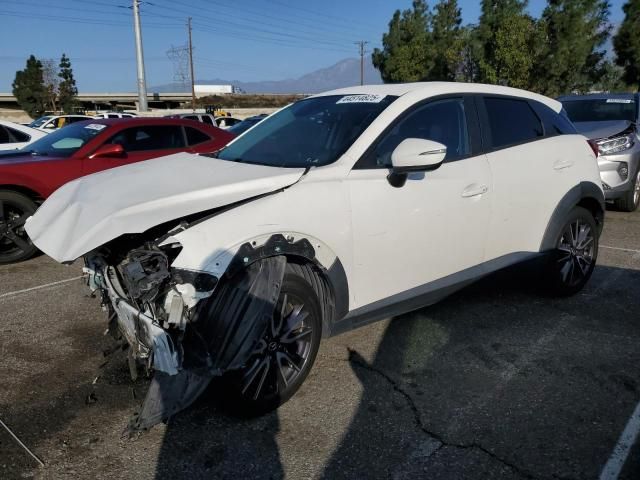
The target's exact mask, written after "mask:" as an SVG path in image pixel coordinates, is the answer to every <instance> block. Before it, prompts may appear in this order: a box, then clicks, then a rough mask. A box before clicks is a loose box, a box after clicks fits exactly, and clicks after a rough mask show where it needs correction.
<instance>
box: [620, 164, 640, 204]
mask: <svg viewBox="0 0 640 480" xmlns="http://www.w3.org/2000/svg"><path fill="white" fill-rule="evenodd" d="M634 178H635V180H634V181H633V182H632V183H633V185H632V186H631V189H630V190H629V191H628V192H625V194H624V196H623V197H622V198H620V199H618V200H617V201H616V207H618V208H619V209H620V210H622V211H625V212H634V211H635V210H636V209H637V208H638V205H640V167H638V171H637V172H636V176H635V177H634Z"/></svg>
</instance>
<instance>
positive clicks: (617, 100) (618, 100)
mask: <svg viewBox="0 0 640 480" xmlns="http://www.w3.org/2000/svg"><path fill="white" fill-rule="evenodd" d="M632 102H633V100H631V99H629V98H607V103H632Z"/></svg>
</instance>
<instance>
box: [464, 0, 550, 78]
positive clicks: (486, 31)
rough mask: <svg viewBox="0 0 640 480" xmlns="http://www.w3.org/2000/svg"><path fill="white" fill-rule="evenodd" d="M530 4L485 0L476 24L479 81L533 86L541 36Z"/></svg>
mask: <svg viewBox="0 0 640 480" xmlns="http://www.w3.org/2000/svg"><path fill="white" fill-rule="evenodd" d="M526 6H527V2H526V1H524V0H522V1H521V0H482V9H481V15H480V22H479V24H478V27H477V28H476V35H477V40H476V41H477V42H478V44H479V45H480V48H479V58H478V59H477V63H478V66H477V70H478V77H479V78H478V80H479V81H482V82H485V83H494V84H500V85H508V86H512V87H519V88H529V86H530V83H531V78H530V77H531V71H532V69H533V57H534V55H533V53H532V51H533V50H534V46H535V40H536V39H537V38H538V36H537V24H536V21H535V20H534V19H532V18H531V17H530V16H529V15H527V14H526V13H525V8H526Z"/></svg>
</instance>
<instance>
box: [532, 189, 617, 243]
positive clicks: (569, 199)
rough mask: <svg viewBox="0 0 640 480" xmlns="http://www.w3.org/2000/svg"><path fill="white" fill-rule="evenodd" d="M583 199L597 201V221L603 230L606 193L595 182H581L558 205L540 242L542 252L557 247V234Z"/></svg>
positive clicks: (600, 229)
mask: <svg viewBox="0 0 640 480" xmlns="http://www.w3.org/2000/svg"><path fill="white" fill-rule="evenodd" d="M583 200H590V201H595V202H597V205H598V207H599V210H600V211H599V213H600V214H599V215H596V223H597V224H598V228H599V231H600V232H601V231H602V226H603V222H604V212H605V202H604V193H602V189H601V188H600V187H599V186H598V185H596V184H595V183H593V182H580V184H578V185H576V186H575V187H573V188H572V189H571V190H569V191H568V192H567V193H566V194H565V196H564V197H562V199H561V200H560V202H559V203H558V206H557V207H556V208H555V210H554V211H553V214H552V215H551V218H550V219H549V223H548V224H547V228H546V230H545V232H544V236H543V237H542V243H541V244H540V251H541V252H545V251H548V250H553V249H554V248H555V246H556V245H555V242H556V235H557V234H558V232H559V231H560V229H561V228H562V226H563V224H564V222H565V219H566V218H567V216H568V215H569V212H570V211H571V210H572V209H573V208H574V207H575V206H576V205H578V204H580V202H582V201H583Z"/></svg>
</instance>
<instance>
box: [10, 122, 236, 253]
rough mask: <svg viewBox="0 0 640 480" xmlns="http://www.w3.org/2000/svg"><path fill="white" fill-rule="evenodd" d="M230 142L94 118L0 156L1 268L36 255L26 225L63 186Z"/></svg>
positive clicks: (191, 126)
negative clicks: (131, 166)
mask: <svg viewBox="0 0 640 480" xmlns="http://www.w3.org/2000/svg"><path fill="white" fill-rule="evenodd" d="M233 137H234V135H233V134H231V133H228V132H225V131H224V130H222V129H220V128H216V127H213V126H210V125H206V124H204V123H196V122H193V121H190V120H182V119H175V118H172V119H168V118H131V119H96V120H87V121H84V122H77V123H74V124H71V125H69V126H67V127H65V128H62V129H60V130H57V131H55V132H53V133H50V134H49V135H47V136H46V137H43V138H41V139H39V140H37V141H35V142H33V143H32V144H29V145H27V146H26V147H25V148H23V149H22V150H18V151H16V152H12V153H8V154H3V155H1V156H0V264H3V263H9V262H16V261H20V260H24V259H26V258H29V257H30V256H32V255H33V254H34V253H35V251H36V248H35V247H34V246H33V244H32V243H31V241H30V240H29V237H28V236H27V234H26V232H25V231H24V227H23V226H24V222H25V220H26V219H27V218H28V217H29V216H30V215H32V214H33V213H34V212H35V210H36V208H37V206H38V204H39V203H42V201H43V200H44V199H46V198H47V197H48V196H49V195H51V194H52V193H53V192H54V191H55V190H57V189H58V188H60V187H61V186H62V185H63V184H65V183H67V182H69V181H71V180H74V179H76V178H78V177H82V176H84V175H89V174H91V173H95V172H99V171H101V170H106V169H109V168H114V167H118V166H121V165H126V164H128V163H134V162H140V161H142V160H149V159H152V158H156V157H162V156H165V155H170V154H172V153H177V152H192V153H210V152H214V151H216V150H219V149H220V148H222V147H223V146H224V145H226V144H227V143H228V142H229V141H230V140H231V139H232V138H233Z"/></svg>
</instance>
